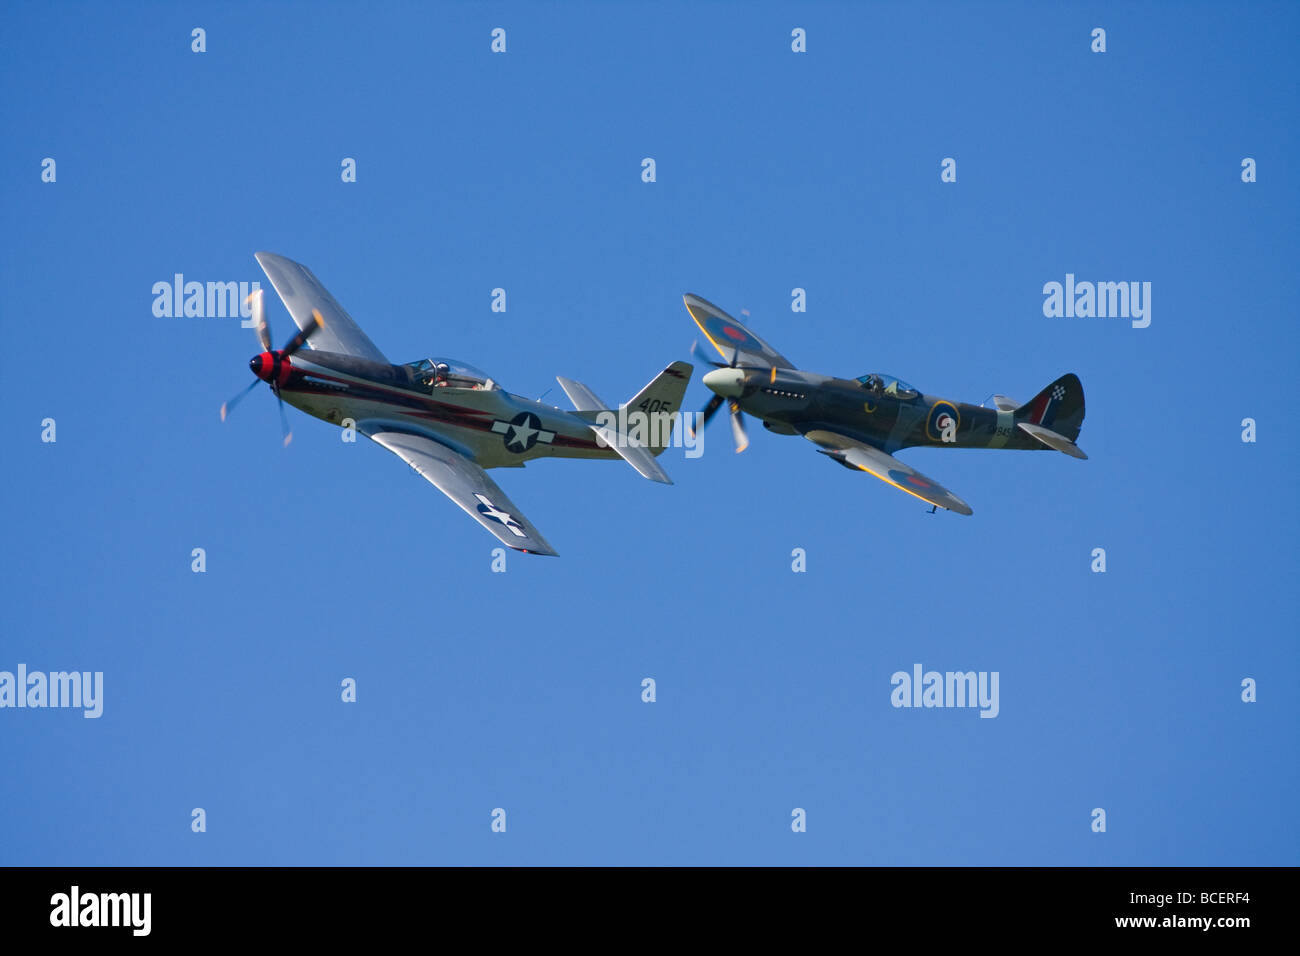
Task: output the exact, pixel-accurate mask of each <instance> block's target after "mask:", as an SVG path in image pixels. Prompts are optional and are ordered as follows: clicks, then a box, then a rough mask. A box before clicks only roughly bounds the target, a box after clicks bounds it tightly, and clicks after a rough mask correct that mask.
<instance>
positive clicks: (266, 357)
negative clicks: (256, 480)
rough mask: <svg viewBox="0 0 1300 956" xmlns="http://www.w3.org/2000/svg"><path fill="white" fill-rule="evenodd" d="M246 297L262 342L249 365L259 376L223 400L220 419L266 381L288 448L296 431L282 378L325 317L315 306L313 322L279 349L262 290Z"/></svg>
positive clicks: (254, 325)
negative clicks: (274, 344) (274, 343)
mask: <svg viewBox="0 0 1300 956" xmlns="http://www.w3.org/2000/svg"><path fill="white" fill-rule="evenodd" d="M247 301H248V304H249V306H250V310H251V313H252V319H253V330H254V332H255V333H256V334H257V341H258V344H260V345H261V346H262V351H261V353H260V354H258V355H254V356H253V357H252V358H251V359H249V362H248V367H249V369H250V370H251V371H252V373H253V374H254V375H256V376H257V379H255V380H254V381H252V382H250V383H249V384H248V387H247V388H245V389H244V390H243V391H241V392H240V393H239V394H238V395H236V396H235V397H234V398H232V399H230V401H228V402H225V403H224V404H222V406H221V420H222V421H223V422H224V421H225V420H226V416H227V415H229V414H230V412H231V410H232V409H234V407H235V406H236V405H238V404H239V402H240V401H241V400H242V399H243V398H244V396H245V395H247V394H248V393H249V392H251V391H252V390H253V389H254V388H255V387H256V386H257V383H258V381H263V382H266V383H267V384H268V385H270V386H271V391H273V392H274V393H275V400H276V402H278V403H279V407H280V429H281V431H282V432H283V433H284V445H285V447H286V448H287V447H288V445H289V442H291V441H293V432H292V431H291V430H290V429H289V418H288V416H287V415H285V412H284V398H283V397H282V396H281V395H280V379H281V378H282V377H283V373H284V370H285V368H286V367H287V362H288V360H289V359H290V358H291V357H292V356H293V354H294V353H295V352H297V351H298V350H299V349H301V348H302V347H303V346H304V345H306V344H307V340H308V339H310V338H311V337H312V336H313V335H314V334H315V333H316V332H317V330H319V329H323V328H324V327H325V320H324V319H323V318H321V314H320V312H318V311H317V310H316V309H312V311H311V323H310V324H309V325H308V326H307V327H306V328H304V329H299V330H298V332H297V333H296V334H295V335H294V336H293V338H291V339H289V341H288V342H286V343H285V346H284V348H282V349H280V351H278V352H277V351H274V350H273V349H272V348H271V327H270V325H269V324H268V323H267V321H266V309H265V306H264V304H263V302H262V290H261V289H256V290H254V291H253V292H252V294H250V295H249V297H248V299H247Z"/></svg>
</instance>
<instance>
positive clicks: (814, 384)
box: [683, 295, 1088, 515]
mask: <svg viewBox="0 0 1300 956" xmlns="http://www.w3.org/2000/svg"><path fill="white" fill-rule="evenodd" d="M683 298H684V299H685V301H686V310H687V311H688V312H689V313H690V314H691V318H692V319H694V320H695V324H696V325H698V326H699V328H700V331H701V332H703V333H704V335H705V337H706V338H707V339H708V340H709V342H711V343H712V344H713V346H714V348H716V349H717V350H718V351H719V352H720V353H721V354H722V357H723V358H724V359H726V362H725V363H721V362H713V361H710V360H709V359H703V361H705V362H706V363H707V364H709V365H712V366H714V370H713V371H712V372H709V373H708V374H707V375H705V376H704V379H703V381H704V384H705V385H706V386H708V387H709V389H711V390H712V391H713V393H714V395H713V398H711V399H710V400H709V404H708V405H706V406H705V408H704V422H706V423H707V422H708V420H709V419H710V418H712V417H713V415H714V413H715V412H717V410H718V409H719V408H720V407H721V405H722V403H723V402H724V401H728V402H730V405H729V408H730V411H731V427H732V432H733V434H734V435H735V439H736V451H738V452H740V451H744V450H745V448H747V447H748V445H749V439H748V438H747V437H746V435H745V425H744V414H743V413H744V412H748V413H749V414H751V415H754V416H755V417H757V418H759V419H761V420H762V422H763V426H764V427H765V428H767V429H768V430H770V431H774V432H776V433H777V434H779V435H802V436H803V437H804V438H807V439H808V440H809V441H811V442H812V443H813V444H815V445H817V446H818V451H820V452H821V453H822V454H824V455H828V456H830V457H831V458H833V459H834V460H835V461H837V462H839V463H840V464H841V465H843V466H844V467H846V468H851V469H854V470H860V471H865V472H867V473H868V474H872V475H875V476H876V477H877V478H879V479H880V480H881V481H884V482H887V483H889V484H891V485H893V486H894V487H895V488H898V489H900V490H901V491H906V492H907V493H908V494H909V495H915V496H916V497H917V498H920V499H921V500H922V501H925V502H927V503H929V504H931V505H934V506H936V507H938V508H947V509H948V510H950V511H956V512H957V513H958V514H964V515H968V514H971V513H972V512H971V508H970V506H969V505H968V504H966V502H964V501H962V500H961V499H960V498H958V497H957V496H956V495H954V494H953V493H952V492H951V491H949V490H948V489H947V488H944V487H943V486H942V485H940V484H939V483H938V482H937V481H934V480H933V479H931V478H927V477H926V476H925V475H923V474H921V473H920V472H918V471H916V470H915V469H913V468H910V467H908V466H907V465H905V464H903V463H902V462H901V461H899V460H898V459H897V458H895V457H894V455H893V453H894V452H896V451H898V450H899V449H901V448H911V447H914V446H918V445H931V446H936V447H940V448H1021V449H1047V448H1054V449H1056V450H1057V451H1059V452H1064V453H1065V454H1067V455H1071V456H1073V457H1075V458H1087V457H1088V456H1087V455H1085V454H1084V453H1083V451H1082V450H1081V449H1080V448H1079V446H1078V445H1076V444H1075V443H1074V441H1075V439H1076V438H1078V437H1079V427H1080V426H1081V425H1082V424H1083V386H1082V385H1081V384H1080V383H1079V379H1078V378H1077V377H1076V376H1075V375H1073V374H1066V375H1062V376H1061V377H1060V378H1058V379H1057V380H1056V381H1055V382H1053V383H1052V384H1051V385H1049V386H1047V388H1045V389H1043V390H1042V391H1041V392H1039V393H1038V394H1037V395H1035V396H1034V397H1033V399H1031V400H1030V401H1029V403H1028V404H1026V405H1018V404H1016V403H1015V402H1013V401H1012V400H1011V399H1009V398H1007V397H1005V396H1003V395H995V396H993V403H994V406H995V407H994V408H984V407H983V406H982V405H967V404H966V403H964V402H951V401H948V400H947V399H943V398H936V397H934V396H933V395H923V394H922V393H921V392H920V391H918V390H917V389H915V388H913V387H912V386H911V385H908V384H907V383H906V382H904V381H902V380H901V379H897V378H894V377H893V376H891V375H883V374H878V373H876V374H869V375H863V376H861V377H860V378H857V379H842V378H834V377H831V376H827V375H817V374H814V373H812V372H802V371H799V370H798V369H796V368H795V367H794V365H792V364H791V363H790V361H789V359H787V358H786V357H785V356H783V355H782V354H781V353H780V352H778V351H776V349H774V348H772V346H770V345H768V344H767V343H766V342H764V341H763V340H762V339H760V338H759V337H758V336H756V335H755V334H754V333H753V332H751V331H749V329H747V328H745V327H744V326H743V325H741V324H740V323H739V322H737V321H736V320H735V319H733V318H732V317H731V316H729V315H727V313H725V312H723V311H722V310H721V309H719V308H718V307H717V306H715V305H713V304H711V303H709V302H706V301H705V300H704V299H701V298H700V297H699V296H694V295H686V296H683ZM697 355H698V353H697ZM931 510H933V509H931Z"/></svg>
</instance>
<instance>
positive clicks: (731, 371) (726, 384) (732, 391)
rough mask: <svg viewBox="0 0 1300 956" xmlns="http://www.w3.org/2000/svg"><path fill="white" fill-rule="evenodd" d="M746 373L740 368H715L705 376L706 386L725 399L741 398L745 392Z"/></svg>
mask: <svg viewBox="0 0 1300 956" xmlns="http://www.w3.org/2000/svg"><path fill="white" fill-rule="evenodd" d="M744 381H745V372H744V370H743V369H738V368H715V369H714V370H713V371H712V372H710V373H709V374H708V375H706V376H704V384H705V386H706V387H707V388H709V389H712V390H713V391H714V392H716V393H717V394H718V395H721V396H722V397H723V398H739V397H740V393H741V391H743V386H744Z"/></svg>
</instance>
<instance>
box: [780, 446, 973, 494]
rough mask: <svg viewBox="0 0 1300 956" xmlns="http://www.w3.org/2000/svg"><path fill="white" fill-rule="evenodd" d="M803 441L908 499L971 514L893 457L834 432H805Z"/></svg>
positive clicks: (927, 479)
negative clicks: (901, 493) (888, 485)
mask: <svg viewBox="0 0 1300 956" xmlns="http://www.w3.org/2000/svg"><path fill="white" fill-rule="evenodd" d="M803 437H804V438H807V439H808V440H809V441H810V442H812V443H813V444H815V445H820V446H821V448H822V451H823V452H824V453H825V454H827V455H830V456H831V457H832V458H834V459H835V460H836V461H838V462H840V463H841V464H844V465H848V466H849V467H851V468H857V469H860V470H862V471H865V472H867V473H868V474H872V475H875V476H876V477H877V478H879V479H880V480H881V481H884V482H887V483H888V484H891V485H893V486H894V487H895V488H897V489H898V490H900V491H906V492H907V493H908V494H909V495H915V496H916V497H917V498H920V499H921V500H922V501H925V502H928V503H930V504H932V505H938V506H939V507H940V508H947V509H948V510H949V511H955V512H957V513H958V514H963V515H968V514H972V513H973V512H972V511H971V508H970V505H968V504H966V502H964V501H962V500H961V499H960V498H958V497H957V496H956V495H954V494H953V493H952V492H951V491H949V490H948V489H947V488H945V487H944V486H943V485H941V484H939V483H938V482H937V481H935V480H934V479H933V478H927V477H926V476H925V475H923V474H921V473H920V472H919V471H917V470H916V469H914V468H911V467H909V466H907V465H905V464H903V463H902V462H901V461H899V460H898V459H897V458H895V457H894V456H893V455H886V454H885V453H884V452H883V451H881V450H880V449H879V448H872V447H871V446H870V445H868V444H865V443H864V442H860V441H857V440H856V439H853V438H848V437H846V436H844V435H839V434H837V433H835V432H828V431H821V430H814V431H810V432H807V433H806V434H805V435H804V436H803Z"/></svg>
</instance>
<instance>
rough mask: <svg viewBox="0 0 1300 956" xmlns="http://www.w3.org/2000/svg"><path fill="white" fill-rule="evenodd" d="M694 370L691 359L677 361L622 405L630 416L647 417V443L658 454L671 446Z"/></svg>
mask: <svg viewBox="0 0 1300 956" xmlns="http://www.w3.org/2000/svg"><path fill="white" fill-rule="evenodd" d="M693 371H695V369H694V368H692V366H691V365H690V363H688V362H673V363H672V364H671V365H669V366H668V367H667V368H666V369H664V370H663V371H662V372H660V373H659V374H658V375H656V376H655V377H654V379H653V380H652V381H651V382H650V384H648V385H646V387H645V388H643V389H641V391H639V392H637V393H636V394H635V395H633V396H632V397H631V398H629V399H628V400H627V402H626V403H625V404H624V405H622V406H621V407H620V411H621V410H622V409H623V408H626V409H627V414H628V415H629V416H630V415H631V413H632V412H640V413H641V414H642V415H643V416H645V421H646V425H645V426H644V427H645V430H646V435H647V441H646V443H645V444H646V447H647V448H649V449H650V451H651V452H653V453H654V454H656V455H658V454H659V453H660V452H662V451H663V450H664V449H665V448H667V447H668V442H669V440H670V436H671V434H672V430H673V422H674V421H676V419H677V415H678V413H679V412H680V411H681V408H682V399H683V398H684V397H685V396H686V386H687V384H689V383H690V380H691V372H693Z"/></svg>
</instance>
